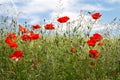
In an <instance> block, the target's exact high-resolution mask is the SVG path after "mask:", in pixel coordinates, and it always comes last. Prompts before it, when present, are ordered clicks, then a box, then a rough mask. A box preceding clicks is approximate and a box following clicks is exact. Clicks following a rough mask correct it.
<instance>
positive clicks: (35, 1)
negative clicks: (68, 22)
mask: <svg viewBox="0 0 120 80" xmlns="http://www.w3.org/2000/svg"><path fill="white" fill-rule="evenodd" d="M59 1H60V0H0V2H1V3H5V2H10V3H12V4H13V5H14V6H13V7H14V8H15V9H14V10H16V12H17V14H19V13H21V14H20V15H19V18H25V19H26V18H27V19H30V18H31V20H32V21H31V23H36V21H37V22H38V21H39V19H41V17H40V15H41V14H42V16H48V17H51V18H50V19H53V18H55V16H56V15H57V14H60V15H61V16H62V15H63V16H64V15H67V16H69V17H70V18H71V19H72V20H73V19H76V18H77V16H78V15H79V11H80V10H88V11H89V10H90V11H91V10H92V11H93V10H95V11H101V10H110V9H108V8H105V7H103V6H101V5H100V4H98V5H91V4H83V3H82V2H81V3H80V2H78V1H79V0H62V2H59ZM16 3H19V4H20V5H16ZM44 14H45V15H44ZM37 17H39V18H37Z"/></svg>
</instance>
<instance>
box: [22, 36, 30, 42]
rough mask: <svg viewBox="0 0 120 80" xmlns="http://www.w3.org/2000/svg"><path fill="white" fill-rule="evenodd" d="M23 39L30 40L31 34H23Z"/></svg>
mask: <svg viewBox="0 0 120 80" xmlns="http://www.w3.org/2000/svg"><path fill="white" fill-rule="evenodd" d="M20 38H21V39H22V40H24V41H28V40H31V37H30V36H29V35H23V36H21V37H20Z"/></svg>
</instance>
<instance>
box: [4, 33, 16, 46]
mask: <svg viewBox="0 0 120 80" xmlns="http://www.w3.org/2000/svg"><path fill="white" fill-rule="evenodd" d="M14 40H16V34H15V33H9V34H7V37H6V39H5V42H6V43H7V44H8V45H9V46H10V47H11V48H17V47H18V45H17V43H16V42H14Z"/></svg>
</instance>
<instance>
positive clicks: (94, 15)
mask: <svg viewBox="0 0 120 80" xmlns="http://www.w3.org/2000/svg"><path fill="white" fill-rule="evenodd" d="M101 16H102V15H101V14H100V13H94V14H92V18H93V19H99V18H100V17H101Z"/></svg>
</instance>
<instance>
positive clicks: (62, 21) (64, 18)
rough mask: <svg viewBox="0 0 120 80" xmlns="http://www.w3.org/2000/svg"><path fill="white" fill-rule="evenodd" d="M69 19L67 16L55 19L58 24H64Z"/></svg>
mask: <svg viewBox="0 0 120 80" xmlns="http://www.w3.org/2000/svg"><path fill="white" fill-rule="evenodd" d="M69 19H70V18H69V17H68V16H63V17H60V18H58V19H57V21H58V22H60V23H65V22H67V21H68V20H69Z"/></svg>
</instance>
